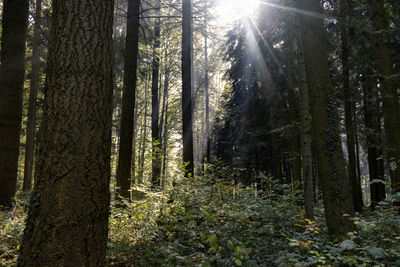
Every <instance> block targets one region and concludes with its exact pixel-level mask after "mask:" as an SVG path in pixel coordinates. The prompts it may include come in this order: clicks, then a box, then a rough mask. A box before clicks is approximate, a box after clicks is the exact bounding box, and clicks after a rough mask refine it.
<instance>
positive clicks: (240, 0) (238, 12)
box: [217, 0, 260, 22]
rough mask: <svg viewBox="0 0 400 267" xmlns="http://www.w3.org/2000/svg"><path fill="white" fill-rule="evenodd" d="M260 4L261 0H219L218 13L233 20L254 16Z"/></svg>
mask: <svg viewBox="0 0 400 267" xmlns="http://www.w3.org/2000/svg"><path fill="white" fill-rule="evenodd" d="M259 4H260V1H259V0H218V6H217V13H219V14H218V15H219V16H220V17H221V19H222V20H224V21H226V22H233V21H235V20H238V19H241V18H243V17H251V16H253V15H254V14H255V13H256V11H257V8H258V6H259Z"/></svg>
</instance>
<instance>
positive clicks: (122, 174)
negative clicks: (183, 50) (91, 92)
mask: <svg viewBox="0 0 400 267" xmlns="http://www.w3.org/2000/svg"><path fill="white" fill-rule="evenodd" d="M139 15H140V0H129V2H128V19H127V33H126V55H125V67H124V93H123V96H122V113H121V132H120V144H119V157H118V166H117V194H118V195H119V196H121V197H123V198H129V197H130V193H129V189H130V186H131V177H132V176H131V167H132V166H131V165H132V141H133V119H134V109H135V101H136V99H135V91H136V81H137V77H136V72H137V58H138V47H139V26H140V24H139V23H140V22H139Z"/></svg>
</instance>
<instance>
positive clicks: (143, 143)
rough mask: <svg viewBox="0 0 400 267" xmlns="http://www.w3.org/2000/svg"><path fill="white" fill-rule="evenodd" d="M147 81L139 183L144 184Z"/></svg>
mask: <svg viewBox="0 0 400 267" xmlns="http://www.w3.org/2000/svg"><path fill="white" fill-rule="evenodd" d="M147 85H148V84H147V82H146V85H145V88H144V101H145V104H144V122H143V128H142V138H143V139H142V140H143V141H142V151H141V154H140V164H139V165H140V166H139V179H138V183H139V184H143V173H144V161H145V153H146V140H147V115H148V113H147V112H148V111H147V109H148V108H147V103H148V101H147Z"/></svg>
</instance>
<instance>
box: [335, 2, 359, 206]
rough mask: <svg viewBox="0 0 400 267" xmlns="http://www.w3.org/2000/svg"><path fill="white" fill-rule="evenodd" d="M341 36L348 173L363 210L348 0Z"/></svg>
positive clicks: (342, 6)
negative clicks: (349, 36)
mask: <svg viewBox="0 0 400 267" xmlns="http://www.w3.org/2000/svg"><path fill="white" fill-rule="evenodd" d="M340 15H341V25H340V37H341V60H342V76H343V95H344V116H345V126H346V137H347V151H348V153H349V164H348V169H347V171H348V175H349V180H350V185H351V192H352V195H353V206H354V210H355V211H357V212H361V211H362V209H363V205H362V195H361V190H360V189H361V185H360V181H359V179H358V176H357V159H356V150H355V149H356V146H355V136H356V134H357V132H356V131H355V127H354V118H353V111H355V105H354V101H353V93H352V90H351V88H350V65H349V55H350V52H349V44H348V30H347V23H348V22H347V21H348V19H347V16H348V7H347V4H346V0H340Z"/></svg>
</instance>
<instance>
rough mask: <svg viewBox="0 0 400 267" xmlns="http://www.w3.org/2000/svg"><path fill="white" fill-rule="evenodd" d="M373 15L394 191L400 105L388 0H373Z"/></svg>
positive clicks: (399, 172) (399, 164) (398, 187)
mask: <svg viewBox="0 0 400 267" xmlns="http://www.w3.org/2000/svg"><path fill="white" fill-rule="evenodd" d="M369 3H370V7H371V19H372V22H373V24H374V27H375V30H376V32H375V34H374V36H375V42H376V52H377V68H378V73H379V75H380V77H379V78H380V80H379V82H380V83H381V87H380V88H382V99H383V100H382V102H383V117H384V119H385V133H386V140H387V146H388V147H387V151H388V161H389V164H390V171H391V172H390V176H391V179H392V192H393V193H397V192H400V108H399V99H398V97H397V85H396V83H395V80H394V77H393V76H394V71H393V61H392V54H391V50H390V45H391V44H390V38H389V34H388V24H389V22H388V18H387V15H386V14H385V10H384V0H370V1H369Z"/></svg>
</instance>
